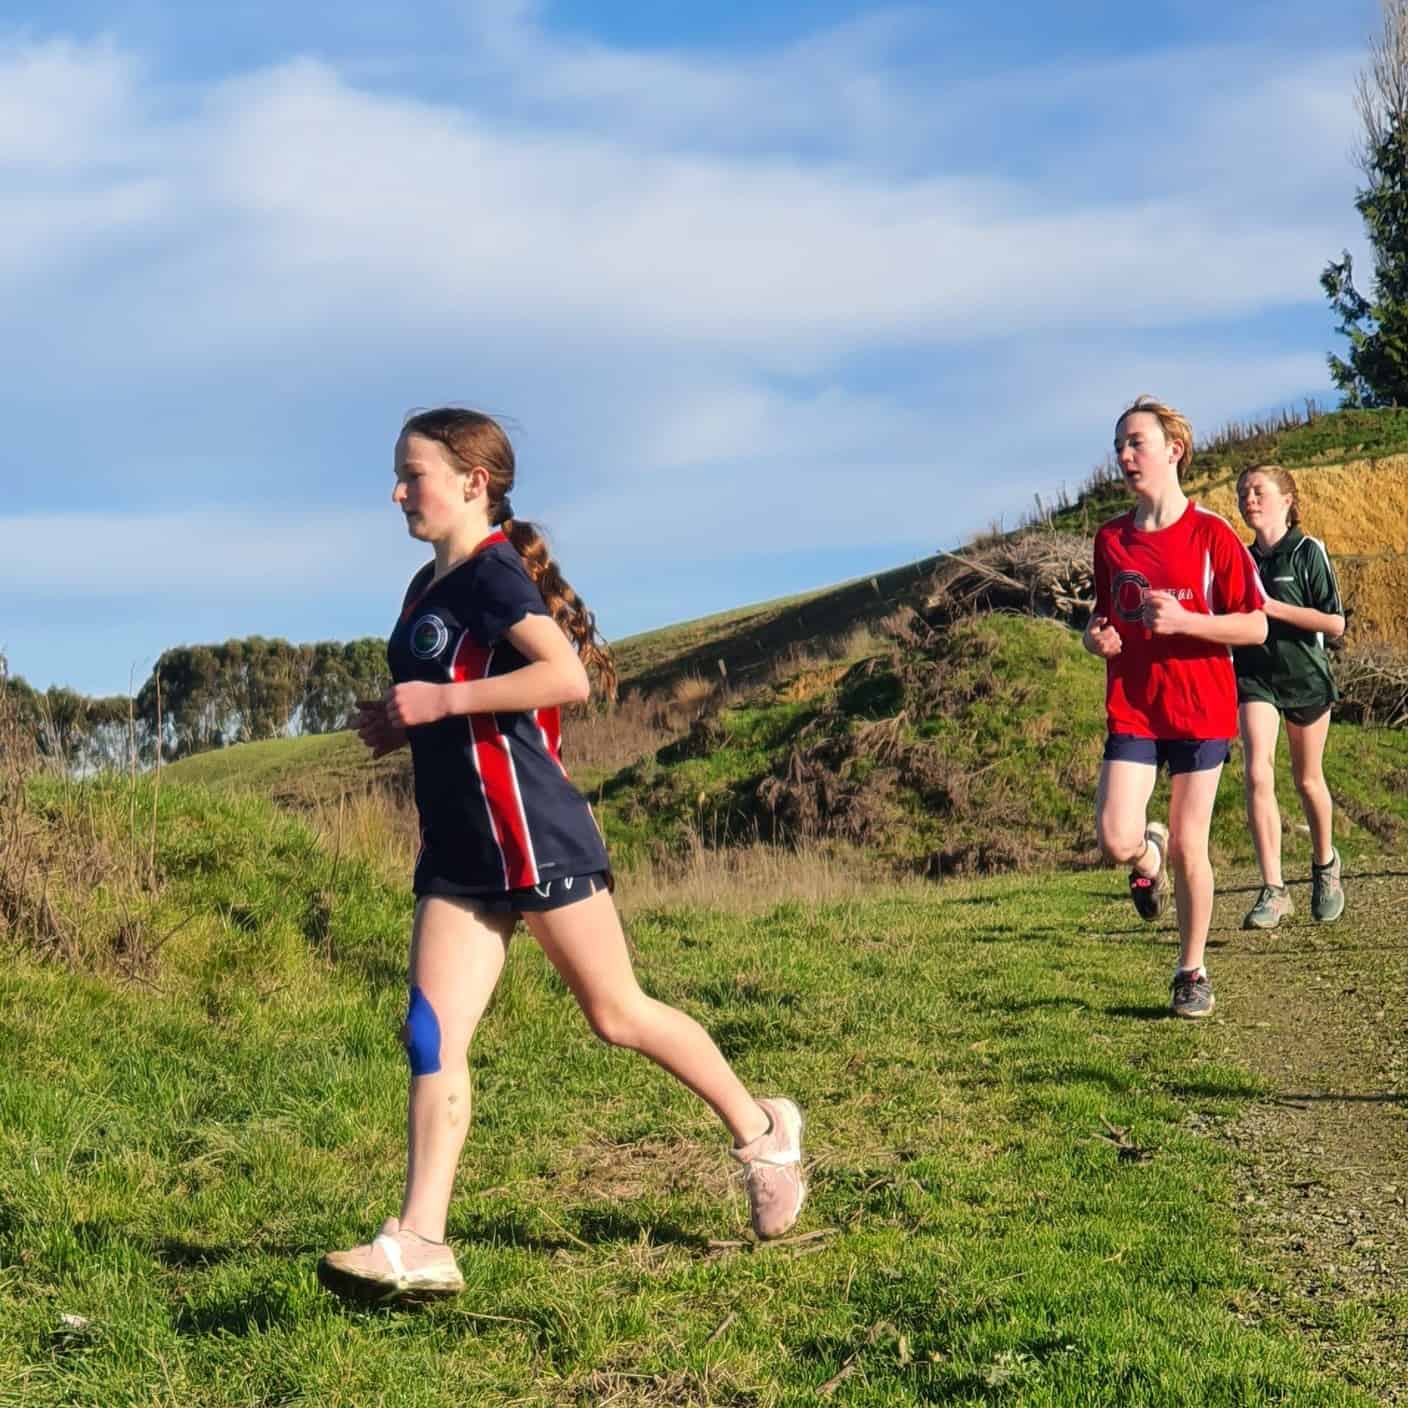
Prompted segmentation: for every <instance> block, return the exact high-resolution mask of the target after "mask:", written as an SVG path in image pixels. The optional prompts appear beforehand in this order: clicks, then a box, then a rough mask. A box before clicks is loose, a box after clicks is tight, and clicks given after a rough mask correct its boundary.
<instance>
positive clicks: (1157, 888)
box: [1129, 821, 1168, 922]
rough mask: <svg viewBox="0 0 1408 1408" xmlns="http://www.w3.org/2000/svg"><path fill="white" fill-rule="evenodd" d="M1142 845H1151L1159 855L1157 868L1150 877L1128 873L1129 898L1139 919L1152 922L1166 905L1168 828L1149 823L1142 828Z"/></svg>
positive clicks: (1159, 824) (1155, 822) (1160, 823)
mask: <svg viewBox="0 0 1408 1408" xmlns="http://www.w3.org/2000/svg"><path fill="white" fill-rule="evenodd" d="M1144 844H1145V845H1146V846H1147V845H1150V844H1152V845H1153V846H1154V848H1155V849H1156V850H1157V851H1158V853H1159V868H1158V870H1156V871H1155V872H1154V874H1153V875H1152V876H1148V875H1141V874H1140V873H1139V872H1138V871H1137V870H1131V871H1130V872H1129V897H1130V899H1132V900H1133V901H1134V908H1135V910H1136V912H1137V913H1138V915H1139V917H1140V918H1141V919H1144V920H1148V921H1151V922H1152V921H1153V920H1155V919H1157V918H1158V917H1159V915H1161V914H1162V913H1163V912H1164V906H1165V905H1166V904H1167V903H1168V827H1166V826H1165V825H1164V824H1163V822H1161V821H1151V822H1150V823H1149V824H1148V826H1146V827H1145V828H1144Z"/></svg>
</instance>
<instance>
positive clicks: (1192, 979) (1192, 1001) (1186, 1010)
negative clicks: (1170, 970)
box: [1169, 972, 1217, 1017]
mask: <svg viewBox="0 0 1408 1408" xmlns="http://www.w3.org/2000/svg"><path fill="white" fill-rule="evenodd" d="M1216 1006H1217V999H1216V998H1214V997H1213V995H1212V984H1211V983H1210V982H1208V975H1207V974H1206V973H1197V972H1193V973H1175V974H1174V975H1173V996H1172V998H1171V999H1170V1001H1169V1010H1170V1011H1171V1012H1172V1013H1173V1015H1174V1016H1175V1017H1211V1016H1212V1009H1213V1008H1214V1007H1216Z"/></svg>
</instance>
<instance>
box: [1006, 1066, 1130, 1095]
mask: <svg viewBox="0 0 1408 1408" xmlns="http://www.w3.org/2000/svg"><path fill="white" fill-rule="evenodd" d="M1013 1079H1014V1081H1015V1082H1016V1083H1017V1084H1018V1085H1052V1086H1060V1087H1061V1088H1062V1089H1063V1090H1064V1089H1069V1088H1070V1087H1071V1086H1072V1085H1102V1086H1104V1087H1105V1089H1106V1090H1110V1091H1113V1092H1114V1093H1115V1094H1116V1095H1128V1094H1129V1093H1130V1091H1131V1090H1132V1089H1133V1088H1134V1086H1135V1085H1137V1084H1138V1079H1139V1077H1138V1075H1137V1073H1133V1072H1132V1073H1131V1074H1130V1075H1127V1076H1122V1075H1119V1074H1117V1073H1114V1072H1111V1071H1102V1070H1100V1069H1099V1068H1098V1067H1095V1066H1056V1067H1054V1068H1052V1067H1047V1068H1045V1069H1038V1070H1033V1071H1018V1072H1017V1074H1016V1075H1015V1076H1014V1077H1013Z"/></svg>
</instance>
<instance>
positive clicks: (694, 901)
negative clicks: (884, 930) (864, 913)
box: [616, 837, 924, 918]
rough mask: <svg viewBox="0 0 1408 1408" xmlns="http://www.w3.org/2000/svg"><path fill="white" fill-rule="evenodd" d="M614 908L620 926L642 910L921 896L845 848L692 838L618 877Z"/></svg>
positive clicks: (732, 909)
mask: <svg viewBox="0 0 1408 1408" xmlns="http://www.w3.org/2000/svg"><path fill="white" fill-rule="evenodd" d="M618 882H619V883H618V884H617V887H616V902H617V904H619V905H620V907H621V912H622V913H623V914H624V915H626V916H627V917H628V918H629V917H630V916H631V915H632V914H639V913H642V912H644V911H647V910H654V909H667V908H676V907H684V908H698V909H711V910H718V911H720V912H721V913H724V914H733V915H756V914H766V913H767V912H768V911H769V910H771V909H775V908H776V907H777V906H778V905H781V904H789V903H799V904H804V905H812V904H838V903H845V902H847V901H851V900H858V899H861V898H863V897H864V896H867V895H871V896H873V895H874V893H875V889H876V886H877V885H883V886H885V887H887V888H889V889H893V890H897V891H905V890H913V891H915V892H919V891H921V890H923V889H924V882H923V881H921V880H918V879H915V878H913V877H906V876H897V875H896V874H895V873H894V871H892V870H891V869H890V868H888V867H886V866H884V865H882V864H881V863H880V862H878V861H877V860H876V859H875V858H874V857H873V856H868V855H866V854H865V853H863V852H861V851H858V850H855V849H852V848H850V847H846V846H837V845H821V844H817V843H806V842H803V843H801V844H799V845H797V846H796V847H794V848H790V849H788V848H783V847H779V846H770V845H766V844H764V843H762V842H758V843H755V844H754V845H750V846H732V847H728V848H726V849H719V850H713V849H710V848H709V847H707V846H706V845H705V844H704V843H703V841H702V840H700V839H699V838H698V837H694V838H693V840H692V843H691V845H690V846H689V848H688V850H687V851H686V852H685V854H684V855H682V856H678V857H674V858H671V859H668V860H651V861H647V862H643V863H642V864H640V865H634V866H632V867H631V868H630V869H629V870H625V871H622V872H621V873H620V875H619V876H618Z"/></svg>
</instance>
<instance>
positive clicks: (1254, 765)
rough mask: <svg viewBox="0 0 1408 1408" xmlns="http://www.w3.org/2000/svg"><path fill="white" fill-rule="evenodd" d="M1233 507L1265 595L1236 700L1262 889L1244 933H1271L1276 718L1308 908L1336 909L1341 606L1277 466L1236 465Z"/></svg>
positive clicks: (1277, 854)
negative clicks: (1305, 843)
mask: <svg viewBox="0 0 1408 1408" xmlns="http://www.w3.org/2000/svg"><path fill="white" fill-rule="evenodd" d="M1237 504H1238V507H1239V508H1240V509H1241V512H1242V517H1243V519H1244V520H1245V521H1246V524H1247V526H1248V527H1249V528H1251V529H1252V531H1253V532H1254V533H1255V534H1256V541H1255V542H1254V543H1253V544H1252V547H1251V553H1252V557H1253V558H1254V559H1255V561H1256V565H1257V570H1258V572H1259V573H1260V574H1261V584H1262V586H1263V588H1264V589H1265V591H1266V596H1267V601H1266V606H1265V609H1266V615H1267V617H1268V618H1269V628H1268V631H1267V636H1266V641H1265V643H1264V644H1263V645H1249V646H1239V647H1238V648H1237V649H1236V650H1235V651H1234V652H1233V658H1234V663H1235V665H1236V669H1237V703H1238V713H1239V718H1240V727H1241V733H1242V747H1243V751H1244V754H1245V761H1246V767H1247V820H1248V821H1249V822H1250V824H1251V831H1252V841H1253V843H1254V844H1255V846H1256V858H1257V862H1258V864H1259V865H1260V866H1261V892H1260V893H1259V894H1258V895H1257V898H1256V903H1255V904H1254V905H1253V906H1252V907H1251V909H1250V910H1249V911H1248V912H1247V915H1246V918H1245V919H1244V920H1243V921H1242V927H1243V928H1244V929H1274V928H1275V927H1276V925H1277V924H1279V923H1280V922H1281V920H1282V919H1284V918H1285V917H1286V916H1287V915H1289V914H1292V913H1294V911H1295V906H1294V905H1293V904H1292V903H1291V896H1290V892H1289V891H1288V890H1287V888H1286V886H1285V883H1284V881H1283V879H1282V875H1281V811H1280V808H1279V806H1278V805H1277V802H1276V768H1275V764H1276V741H1277V736H1278V734H1279V731H1280V721H1281V718H1282V716H1284V717H1285V720H1286V737H1287V738H1288V740H1289V741H1290V747H1291V772H1292V775H1293V776H1294V778H1295V784H1296V791H1297V792H1298V793H1299V794H1300V802H1301V806H1302V807H1303V808H1304V810H1305V819H1306V821H1307V822H1308V823H1309V826H1310V841H1311V846H1312V848H1313V850H1314V855H1313V856H1312V865H1311V871H1310V886H1311V888H1310V912H1311V916H1312V917H1313V918H1314V919H1315V920H1317V921H1318V922H1321V923H1328V922H1330V921H1331V920H1335V919H1338V918H1339V917H1340V915H1341V914H1342V913H1343V912H1344V887H1343V885H1342V884H1341V880H1340V857H1339V852H1338V851H1336V850H1335V848H1334V843H1333V841H1332V839H1331V823H1332V815H1333V805H1332V803H1331V800H1330V790H1329V788H1328V787H1327V786H1326V785H1325V773H1324V769H1323V761H1324V755H1325V740H1326V738H1327V737H1328V735H1329V730H1330V706H1331V705H1332V704H1333V703H1334V702H1335V700H1336V699H1337V698H1338V697H1339V691H1338V690H1337V689H1336V688H1335V682H1334V679H1333V677H1332V676H1331V674H1330V662H1329V658H1328V656H1327V655H1326V653H1325V641H1326V639H1327V638H1329V639H1334V638H1336V637H1338V636H1341V635H1343V634H1344V606H1343V603H1342V602H1341V601H1340V589H1339V583H1338V582H1337V581H1336V580H1335V569H1334V568H1333V567H1332V566H1331V565H1330V558H1329V554H1328V553H1326V551H1325V545H1324V544H1323V543H1321V542H1320V541H1319V540H1318V539H1315V538H1311V537H1308V536H1307V535H1306V534H1305V533H1303V532H1302V531H1301V529H1300V527H1299V519H1300V514H1299V512H1298V510H1297V505H1296V482H1295V480H1294V479H1293V478H1292V477H1291V475H1290V474H1289V473H1288V472H1287V471H1286V470H1284V469H1282V468H1281V467H1280V466H1279V465H1274V464H1264V465H1258V466H1256V467H1255V468H1254V469H1247V470H1243V472H1242V474H1241V476H1240V478H1239V479H1238V480H1237Z"/></svg>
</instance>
